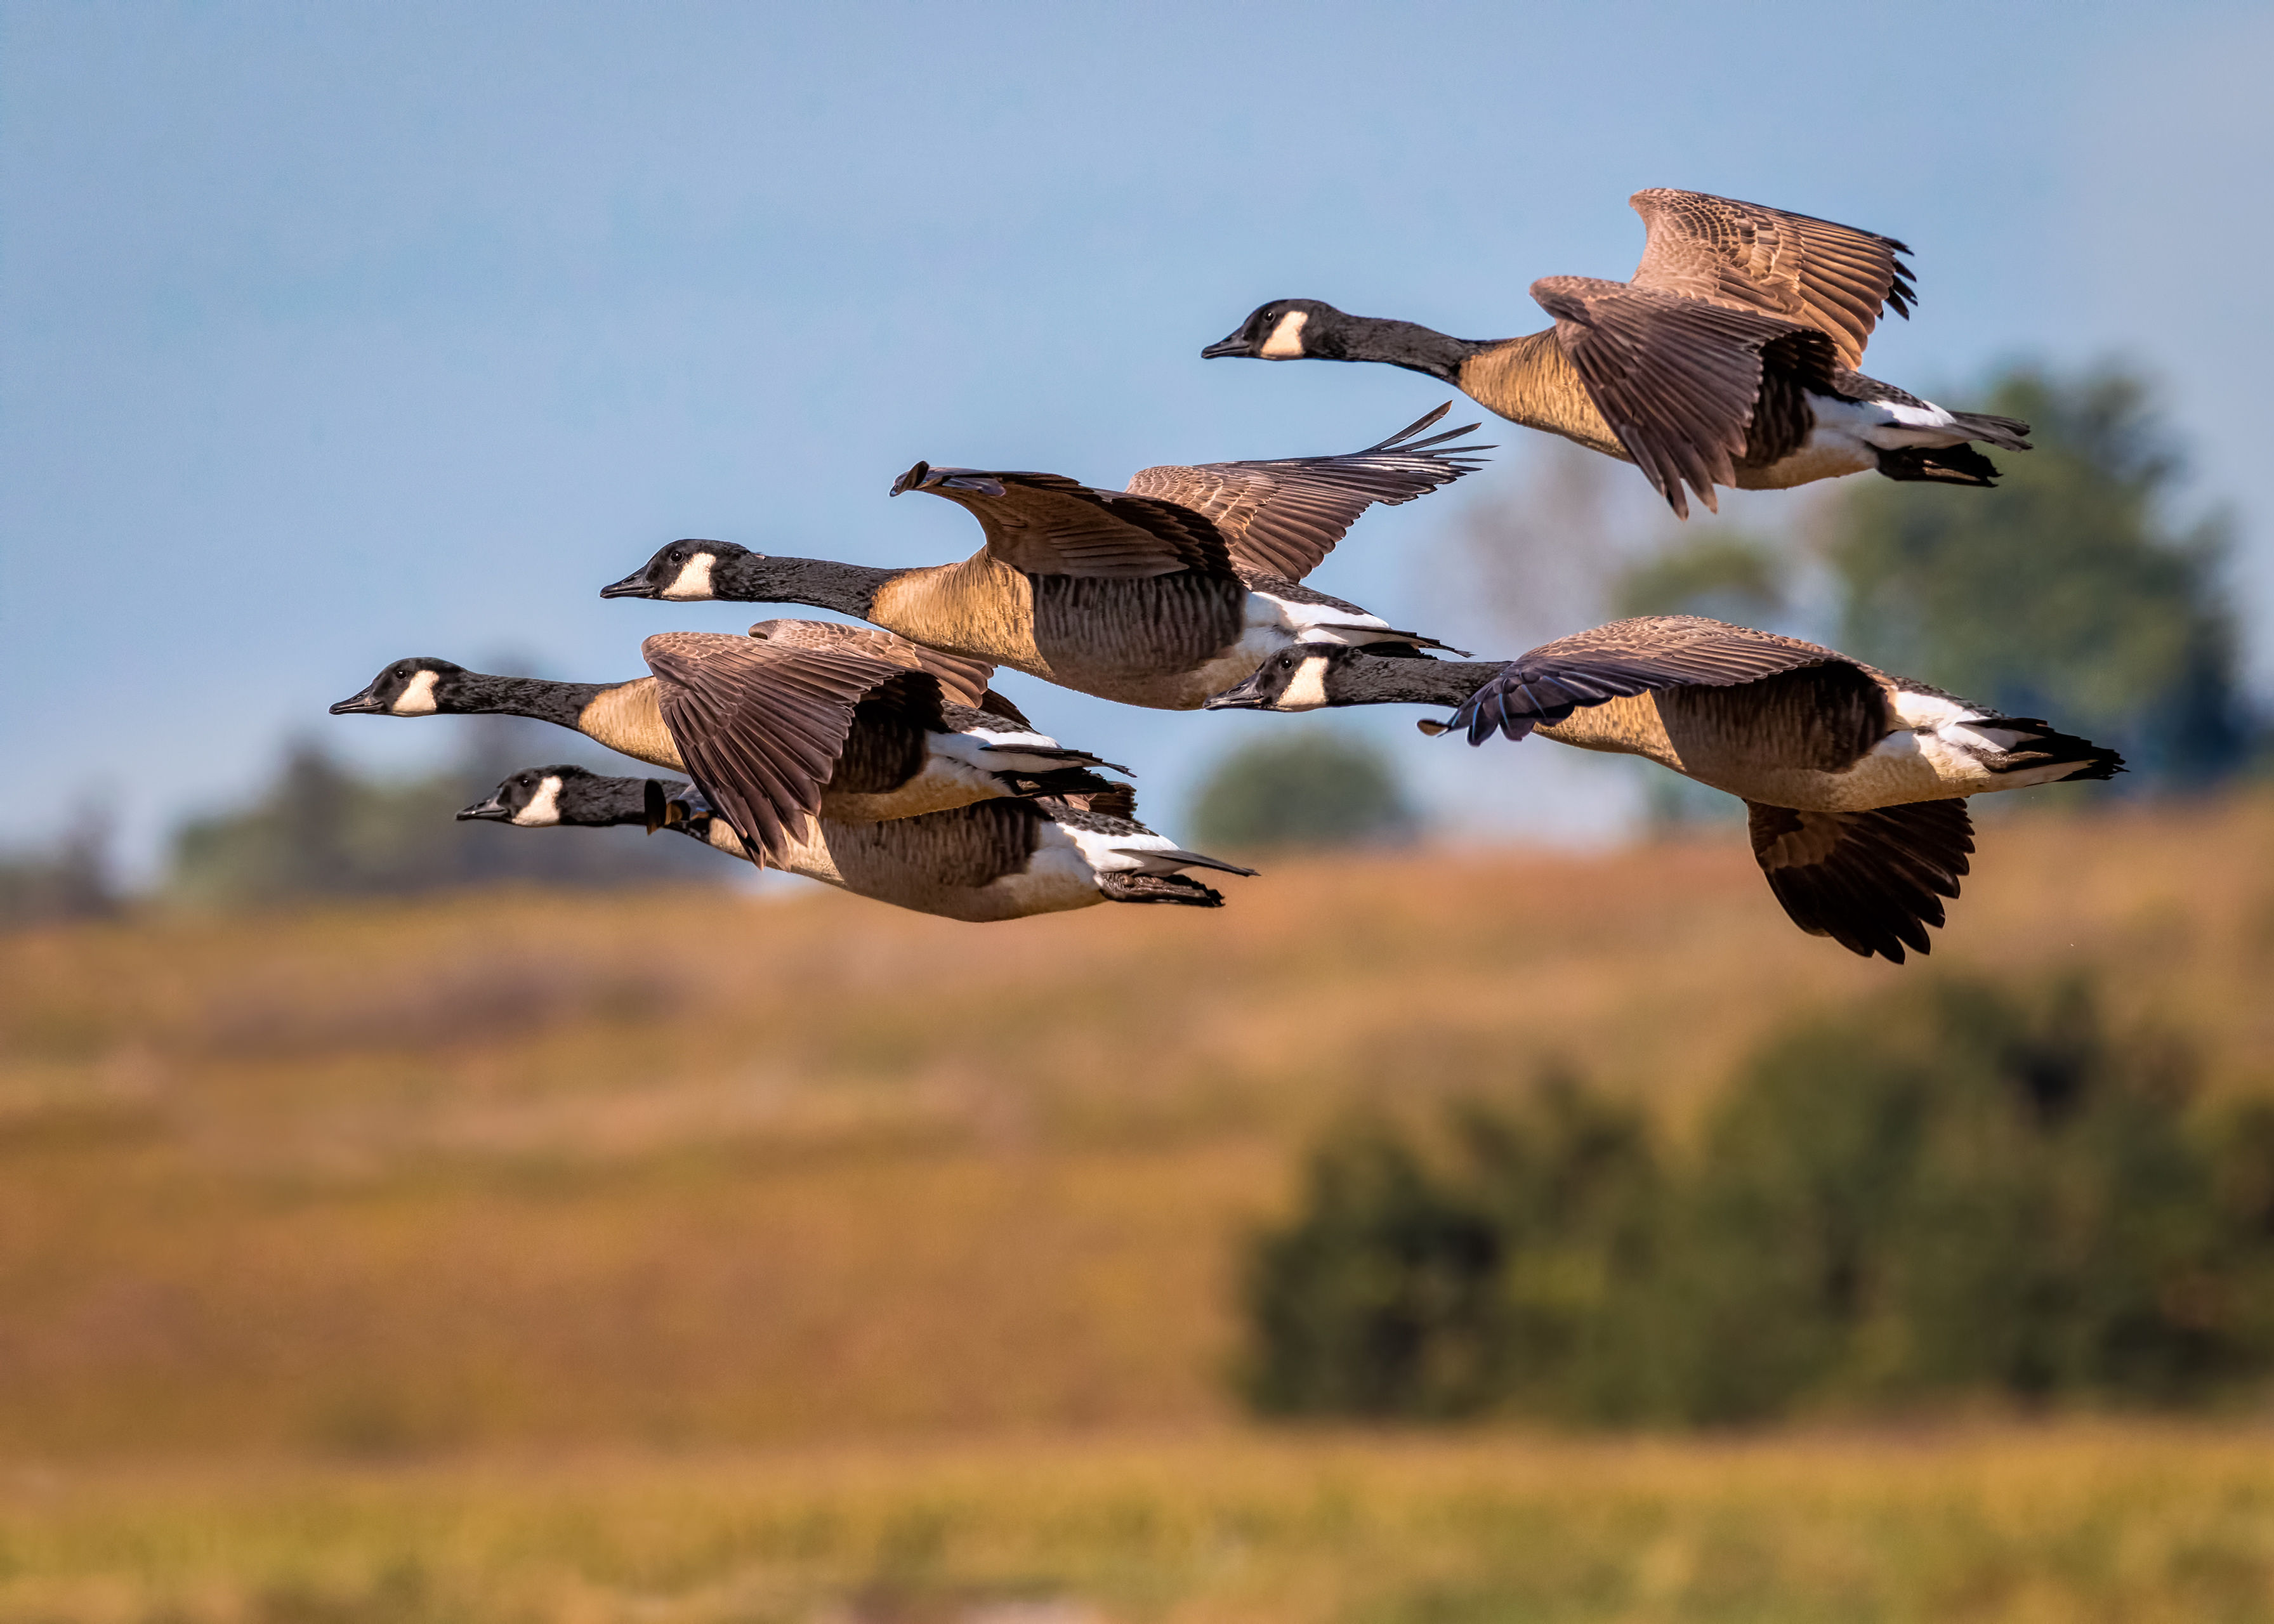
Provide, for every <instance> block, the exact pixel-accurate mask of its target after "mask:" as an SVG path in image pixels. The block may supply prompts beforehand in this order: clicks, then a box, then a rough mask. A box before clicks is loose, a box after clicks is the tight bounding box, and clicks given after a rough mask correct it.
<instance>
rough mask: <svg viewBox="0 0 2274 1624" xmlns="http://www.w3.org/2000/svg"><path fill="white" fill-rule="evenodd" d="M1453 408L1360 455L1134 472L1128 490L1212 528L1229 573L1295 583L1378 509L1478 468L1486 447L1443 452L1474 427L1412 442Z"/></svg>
mask: <svg viewBox="0 0 2274 1624" xmlns="http://www.w3.org/2000/svg"><path fill="white" fill-rule="evenodd" d="M1451 408H1452V402H1449V401H1448V402H1446V403H1445V404H1444V405H1442V406H1440V407H1438V408H1437V410H1434V411H1433V412H1431V413H1430V414H1429V415H1428V416H1427V417H1423V418H1422V419H1421V420H1420V421H1419V422H1418V423H1414V424H1411V425H1407V426H1406V427H1404V428H1402V429H1400V430H1399V431H1398V432H1397V433H1395V434H1392V435H1391V436H1390V437H1389V439H1388V440H1382V442H1381V443H1379V444H1378V445H1372V446H1368V447H1367V448H1366V449H1365V450H1363V451H1352V452H1347V453H1345V454H1344V455H1341V456H1317V457H1282V458H1280V459H1278V460H1277V461H1275V462H1202V463H1200V464H1198V465H1196V466H1193V467H1189V468H1187V467H1185V466H1183V465H1181V464H1178V463H1174V462H1164V463H1163V464H1162V465H1161V466H1159V467H1157V468H1147V469H1141V470H1138V473H1137V475H1136V477H1134V478H1133V479H1131V480H1130V482H1129V488H1130V490H1131V491H1133V492H1135V493H1136V494H1138V495H1140V496H1157V497H1160V498H1163V500H1168V501H1172V502H1175V503H1177V504H1178V506H1180V507H1183V508H1190V509H1192V510H1193V512H1194V513H1197V514H1200V515H1202V516H1204V517H1206V518H1208V519H1210V520H1212V521H1214V523H1215V524H1216V529H1217V530H1221V531H1222V532H1223V533H1224V539H1225V540H1226V541H1227V542H1228V543H1229V544H1230V545H1231V558H1232V562H1234V563H1235V564H1241V565H1245V566H1246V567H1247V568H1251V569H1260V570H1263V571H1266V572H1267V573H1269V574H1271V575H1279V576H1282V577H1284V579H1286V580H1289V581H1300V580H1301V579H1302V578H1303V577H1304V576H1305V575H1308V574H1310V573H1311V571H1313V570H1314V569H1316V568H1318V567H1319V561H1320V560H1321V559H1323V558H1325V557H1326V556H1327V554H1328V553H1331V552H1333V551H1334V550H1335V544H1336V543H1337V542H1338V541H1340V540H1341V539H1342V538H1343V535H1344V532H1345V531H1347V530H1349V529H1350V527H1351V526H1352V524H1353V523H1356V522H1357V519H1358V516H1359V515H1360V514H1362V513H1364V512H1365V511H1366V510H1367V508H1368V507H1370V506H1372V505H1373V504H1374V503H1375V502H1380V503H1382V505H1383V506H1384V507H1395V506H1397V504H1398V503H1400V502H1410V501H1412V500H1413V499H1414V498H1415V497H1417V496H1426V495H1427V494H1428V493H1429V492H1432V491H1434V490H1435V489H1436V488H1437V487H1438V486H1439V485H1450V484H1451V483H1452V482H1453V481H1454V480H1456V479H1458V478H1459V477H1461V476H1462V475H1463V474H1471V473H1474V472H1475V471H1476V470H1478V468H1480V466H1482V464H1480V463H1478V462H1473V461H1471V460H1469V459H1470V457H1471V456H1472V454H1474V453H1476V452H1479V451H1489V450H1491V449H1492V447H1489V446H1448V445H1446V444H1445V442H1446V441H1447V440H1458V439H1459V438H1460V437H1461V436H1462V435H1464V434H1467V433H1471V432H1473V431H1474V430H1475V428H1476V426H1477V425H1475V424H1473V423H1472V424H1470V425H1468V426H1467V427H1466V428H1458V429H1451V430H1448V431H1447V432H1444V433H1442V434H1435V435H1432V436H1431V437H1430V438H1429V439H1427V440H1416V439H1414V438H1413V436H1415V435H1416V434H1419V432H1421V431H1422V430H1423V429H1426V428H1427V427H1428V426H1429V425H1432V424H1434V423H1435V422H1436V421H1437V420H1438V419H1439V418H1441V417H1443V416H1444V415H1445V413H1446V412H1447V411H1449V410H1451Z"/></svg>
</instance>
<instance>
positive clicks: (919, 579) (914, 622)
mask: <svg viewBox="0 0 2274 1624" xmlns="http://www.w3.org/2000/svg"><path fill="white" fill-rule="evenodd" d="M869 618H870V620H873V621H875V622H876V623H877V625H879V626H881V627H884V628H885V629H886V630H888V631H895V632H898V633H900V635H901V636H903V637H907V638H912V639H914V640H915V642H917V643H929V644H930V646H931V647H933V648H935V649H945V650H947V651H948V652H949V653H951V654H962V655H968V656H969V657H970V658H974V659H983V660H992V661H993V662H994V663H995V664H997V665H1008V666H1010V667H1011V668H1012V669H1013V670H1015V671H1023V672H1026V673H1028V674H1029V675H1032V676H1037V677H1042V678H1044V679H1049V678H1050V674H1051V673H1050V662H1049V661H1047V660H1045V659H1044V658H1043V656H1042V654H1041V652H1040V651H1039V650H1036V648H1035V601H1034V587H1033V584H1032V583H1030V582H1029V581H1028V578H1027V577H1026V576H1025V575H1022V574H1021V573H1020V572H1019V571H1018V570H1015V569H1013V568H1011V567H1010V566H1009V565H1007V564H998V563H997V562H996V561H995V560H993V559H992V558H990V557H989V556H988V555H987V553H985V551H984V550H982V551H981V552H979V553H974V554H973V555H972V556H971V557H969V558H968V559H966V560H963V561H962V562H961V563H960V564H942V565H939V566H937V567H936V568H930V569H911V570H909V571H907V573H906V574H904V575H896V576H894V577H893V578H892V580H890V581H887V582H886V583H885V584H884V585H883V586H881V587H879V588H878V589H877V596H876V598H875V600H874V602H873V603H871V605H870V610H869Z"/></svg>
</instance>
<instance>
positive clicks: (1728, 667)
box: [1430, 614, 1884, 744]
mask: <svg viewBox="0 0 2274 1624" xmlns="http://www.w3.org/2000/svg"><path fill="white" fill-rule="evenodd" d="M1810 666H1824V667H1826V669H1827V672H1831V671H1833V670H1834V669H1836V671H1837V673H1839V674H1838V676H1837V677H1836V678H1835V680H1838V681H1839V682H1840V683H1841V686H1842V688H1843V690H1844V689H1853V690H1854V695H1853V696H1855V697H1864V698H1868V699H1869V701H1870V703H1872V704H1874V705H1879V704H1882V703H1884V702H1883V701H1882V700H1880V698H1879V684H1878V683H1877V682H1876V681H1875V680H1873V679H1872V677H1871V673H1869V672H1867V671H1865V670H1864V668H1863V667H1862V666H1860V665H1856V663H1855V662H1854V661H1853V660H1850V659H1849V658H1848V657H1847V656H1846V655H1844V654H1841V653H1837V652H1835V651H1834V650H1831V649H1827V648H1824V647H1822V646H1820V645H1819V644H1817V643H1803V642H1802V641H1801V640H1800V639H1799V638H1797V637H1781V636H1779V635H1777V634H1776V633H1774V632H1764V631H1756V630H1755V629H1754V628H1751V627H1750V626H1732V625H1730V624H1729V623H1728V621H1726V620H1707V619H1706V617H1705V616H1703V615H1696V614H1649V615H1643V616H1640V617H1638V618H1637V619H1635V620H1614V621H1612V622H1611V623H1610V624H1609V625H1608V626H1598V627H1596V628H1593V630H1592V631H1584V632H1579V633H1577V634H1575V635H1572V636H1570V637H1559V638H1557V639H1556V640H1555V642H1553V643H1541V644H1540V646H1539V647H1538V648H1536V649H1534V650H1532V652H1530V653H1529V654H1521V655H1518V656H1517V658H1514V659H1512V660H1510V661H1509V663H1508V664H1507V665H1503V666H1502V667H1501V669H1500V670H1499V672H1497V673H1495V674H1494V675H1493V676H1492V677H1490V678H1488V679H1487V680H1486V681H1485V683H1484V685H1483V686H1482V687H1480V688H1478V689H1477V691H1476V692H1475V693H1473V694H1472V695H1469V697H1468V699H1467V701H1466V702H1465V703H1463V705H1462V706H1461V708H1460V709H1459V710H1458V711H1456V712H1454V715H1453V720H1452V723H1451V727H1466V728H1467V729H1468V733H1469V742H1470V743H1471V744H1482V743H1483V742H1484V741H1486V740H1487V739H1489V738H1491V737H1492V735H1493V734H1494V733H1496V732H1497V733H1505V734H1506V735H1507V736H1508V737H1509V738H1510V739H1521V738H1523V737H1524V736H1525V734H1526V733H1530V732H1531V731H1532V729H1533V728H1535V727H1548V726H1555V724H1556V723H1558V722H1561V721H1563V720H1566V719H1567V718H1569V717H1570V714H1571V713H1572V712H1573V711H1577V710H1579V709H1580V708H1582V707H1583V706H1586V705H1600V704H1601V703H1603V702H1604V701H1606V700H1609V699H1618V698H1623V697H1624V696H1626V695H1631V694H1647V693H1653V692H1656V691H1659V690H1661V689H1666V688H1736V687H1738V686H1740V685H1741V684H1743V683H1747V682H1758V681H1760V680H1762V679H1764V678H1766V677H1773V676H1776V675H1778V674H1780V673H1783V672H1788V671H1800V670H1803V669H1806V668H1807V667H1810ZM1851 673H1852V674H1851ZM1430 731H1438V732H1449V731H1450V728H1442V729H1441V728H1437V727H1436V726H1435V725H1434V724H1431V725H1430Z"/></svg>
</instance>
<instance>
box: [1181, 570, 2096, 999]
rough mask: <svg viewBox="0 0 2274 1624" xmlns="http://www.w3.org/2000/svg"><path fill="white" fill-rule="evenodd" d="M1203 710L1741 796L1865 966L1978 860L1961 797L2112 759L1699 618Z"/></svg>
mask: <svg viewBox="0 0 2274 1624" xmlns="http://www.w3.org/2000/svg"><path fill="white" fill-rule="evenodd" d="M1354 704H1423V705H1445V706H1449V707H1451V708H1452V709H1453V712H1454V714H1453V718H1452V720H1451V721H1450V722H1449V723H1440V722H1436V721H1424V722H1422V723H1421V724H1420V726H1421V728H1422V731H1424V732H1425V733H1447V732H1450V731H1452V730H1454V729H1458V728H1465V729H1466V730H1467V733H1468V737H1469V742H1470V743H1472V744H1481V743H1482V742H1483V741H1485V740H1487V739H1488V738H1490V737H1491V736H1492V735H1493V734H1494V733H1502V734H1504V735H1505V736H1506V737H1508V738H1510V739H1521V738H1523V737H1524V736H1525V734H1526V733H1540V735H1541V736H1542V737H1544V738H1548V739H1553V740H1555V741H1557V742H1559V743H1562V744H1570V745H1577V747H1578V748H1581V749H1586V750H1607V751H1611V752H1614V753H1615V754H1619V755H1625V756H1646V757H1647V758H1649V759H1650V760H1652V761H1654V762H1656V763H1659V764H1660V766H1663V767H1668V768H1670V769H1672V770H1673V771H1675V772H1678V773H1681V774H1682V775H1683V776H1684V777H1685V778H1695V779H1696V780H1697V781H1698V782H1699V783H1700V784H1706V785H1710V786H1713V788H1715V789H1719V790H1724V791H1727V792H1728V793H1730V794H1732V795H1735V796H1736V797H1738V798H1739V799H1740V800H1742V801H1744V803H1745V810H1746V815H1747V820H1748V822H1749V823H1750V826H1751V833H1752V844H1753V855H1754V857H1755V858H1756V859H1757V860H1758V861H1759V863H1760V866H1761V868H1762V871H1763V872H1764V873H1765V874H1766V876H1768V883H1769V889H1770V890H1771V891H1773V892H1774V893H1775V894H1776V898H1777V900H1778V901H1779V902H1780V903H1781V904H1783V905H1784V910H1785V912H1786V913H1787V914H1789V915H1790V916H1791V918H1792V921H1793V922H1794V923H1795V924H1796V925H1798V926H1799V927H1800V928H1801V929H1803V930H1805V931H1807V932H1809V933H1810V934H1811V935H1812V936H1830V937H1832V938H1833V939H1834V941H1836V942H1838V943H1839V944H1841V946H1843V947H1845V948H1847V949H1849V951H1852V952H1856V953H1860V954H1863V955H1864V956H1865V957H1866V958H1868V957H1870V956H1871V955H1872V954H1874V953H1877V954H1880V955H1882V956H1884V957H1886V959H1890V960H1892V961H1893V962H1894V963H1896V964H1901V962H1902V961H1903V949H1904V948H1905V947H1907V946H1908V947H1909V948H1910V949H1912V950H1913V951H1916V952H1920V953H1924V952H1926V951H1928V948H1929V942H1928V937H1927V934H1926V927H1928V926H1929V925H1933V926H1938V927H1939V926H1940V925H1941V924H1942V922H1943V908H1942V900H1941V899H1943V898H1955V897H1956V896H1957V895H1958V882H1959V878H1960V876H1962V875H1964V874H1965V873H1966V872H1967V868H1968V864H1967V854H1968V853H1970V852H1972V851H1973V849H1974V838H1973V825H1972V823H1971V822H1970V821H1969V818H1968V816H1967V813H1966V799H1965V798H1966V797H1967V796H1969V795H1978V794H1983V793H1987V792H1989V791H1992V790H2005V789H2022V788H2027V787H2029V786H2032V785H2038V784H2056V783H2060V782H2063V781H2066V780H2071V779H2077V778H2112V777H2113V776H2114V775H2115V774H2116V773H2118V772H2120V771H2123V766H2124V762H2123V758H2122V757H2121V756H2118V755H2117V754H2116V752H2115V751H2113V750H2108V749H2103V748H2100V747H2099V746H2097V745H2095V744H2092V743H2090V742H2088V741H2085V740H2082V739H2079V738H2075V737H2074V736H2072V735H2070V734H2068V733H2059V732H2056V731H2055V730H2054V729H2053V728H2052V726H2049V725H2047V724H2046V723H2044V722H2042V721H2038V720H2037V719H2036V718H2029V717H2012V716H2001V715H1999V713H1998V712H1997V711H1992V710H1990V709H1988V708H1987V707H1985V706H1982V705H1977V704H1971V703H1968V702H1967V701H1965V700H1962V699H1960V698H1957V697H1956V696H1955V695H1950V694H1946V693H1944V692H1943V691H1942V690H1941V689H1939V688H1930V687H1928V686H1927V685H1926V684H1925V683H1924V682H1914V681H1911V680H1908V679H1905V678H1901V677H1892V676H1889V675H1887V674H1886V673H1885V672H1881V671H1876V670H1874V669H1873V668H1872V667H1871V666H1869V665H1864V663H1863V662H1862V661H1860V660H1854V659H1850V658H1848V657H1847V656H1846V655H1844V654H1840V653H1837V652H1835V651H1834V650H1831V649H1826V648H1822V647H1819V646H1818V645H1817V644H1815V643H1803V642H1801V641H1799V640H1798V639H1796V638H1792V637H1780V636H1778V635H1775V634H1773V633H1771V632H1762V631H1755V630H1752V629H1751V628H1748V627H1743V626H1731V625H1728V624H1726V623H1725V622H1723V621H1720V620H1706V619H1705V618H1703V617H1702V616H1698V615H1647V616H1644V617H1642V618H1641V619H1638V620H1618V621H1614V622H1613V623H1612V624H1610V625H1608V626H1599V627H1597V628H1594V629H1593V630H1592V631H1585V632H1581V633H1579V634H1578V635H1576V636H1571V637H1563V638H1559V639H1558V640H1557V641H1555V642H1554V643H1543V644H1541V645H1540V647H1539V648H1537V649H1534V650H1532V652H1530V653H1529V654H1525V655H1523V656H1520V657H1519V658H1516V659H1513V660H1510V661H1508V662H1507V663H1505V664H1491V663H1482V662H1479V663H1457V662H1450V661H1434V660H1432V661H1417V660H1384V659H1374V658H1368V657H1367V654H1366V652H1365V651H1364V650H1358V649H1350V648H1342V647H1335V646H1329V645H1325V644H1319V645H1312V646H1305V647H1300V648H1293V649H1288V650H1282V651H1281V652H1280V653H1278V654H1276V655H1275V656H1273V657H1272V658H1271V659H1270V660H1269V662H1267V663H1266V664H1265V665H1263V666H1262V667H1261V669H1260V670H1259V671H1257V673H1255V675H1254V676H1253V677H1251V678H1250V679H1249V680H1247V681H1246V682H1245V683H1243V684H1241V685H1240V686H1239V687H1238V688H1233V689H1231V690H1230V691H1229V692H1227V693H1224V694H1220V695H1216V697H1215V698H1213V699H1211V700H1210V701H1209V706H1210V708H1212V709H1213V708H1226V709H1249V710H1262V711H1309V710H1314V709H1317V708H1318V707H1320V706H1323V705H1354Z"/></svg>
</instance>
